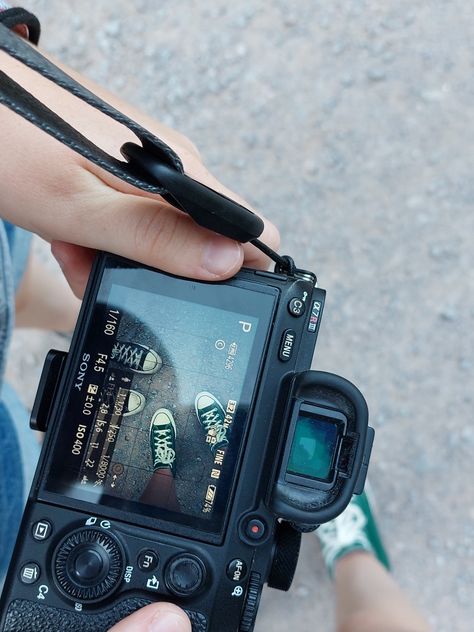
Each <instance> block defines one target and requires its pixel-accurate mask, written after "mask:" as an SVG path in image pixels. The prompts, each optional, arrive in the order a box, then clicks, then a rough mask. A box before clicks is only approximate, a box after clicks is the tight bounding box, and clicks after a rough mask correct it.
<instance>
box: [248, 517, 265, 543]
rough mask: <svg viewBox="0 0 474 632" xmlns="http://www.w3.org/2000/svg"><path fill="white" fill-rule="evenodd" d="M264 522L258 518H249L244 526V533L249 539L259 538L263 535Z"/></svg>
mask: <svg viewBox="0 0 474 632" xmlns="http://www.w3.org/2000/svg"><path fill="white" fill-rule="evenodd" d="M265 531H266V529H265V524H264V523H263V522H262V521H261V520H259V519H258V518H251V519H250V520H249V521H248V522H247V526H246V527H245V535H246V536H247V537H248V538H250V540H261V539H262V538H263V537H264V535H265Z"/></svg>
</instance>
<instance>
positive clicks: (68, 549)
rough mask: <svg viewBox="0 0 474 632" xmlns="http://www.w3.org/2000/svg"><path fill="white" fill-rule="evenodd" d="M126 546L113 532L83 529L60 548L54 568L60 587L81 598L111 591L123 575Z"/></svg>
mask: <svg viewBox="0 0 474 632" xmlns="http://www.w3.org/2000/svg"><path fill="white" fill-rule="evenodd" d="M123 559H124V556H123V550H122V547H121V545H120V544H119V542H118V541H117V540H116V538H114V537H113V536H112V535H111V534H110V533H104V531H101V530H99V529H79V530H78V531H74V532H73V533H71V534H69V535H68V536H66V537H65V538H64V539H63V540H62V542H61V543H60V544H59V546H58V548H57V549H56V553H55V556H54V560H53V570H54V573H55V575H56V580H57V582H58V584H59V587H60V588H61V589H62V590H63V592H64V593H66V595H68V596H69V597H72V598H73V599H76V600H78V601H88V602H92V601H97V600H99V599H102V598H103V597H105V596H107V595H110V594H111V593H112V592H113V591H114V590H115V589H116V588H117V586H118V584H119V582H120V580H121V579H122V576H123V566H124V565H123Z"/></svg>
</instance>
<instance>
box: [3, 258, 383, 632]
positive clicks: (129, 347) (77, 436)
mask: <svg viewBox="0 0 474 632" xmlns="http://www.w3.org/2000/svg"><path fill="white" fill-rule="evenodd" d="M315 280H316V279H315V276H314V275H313V274H312V273H310V272H305V271H301V270H293V271H292V272H289V273H272V272H263V271H256V270H247V269H243V270H241V271H240V272H239V273H238V274H237V275H236V276H235V277H234V278H232V279H230V280H228V281H225V282H219V283H207V282H200V281H194V280H188V279H183V278H177V277H174V276H172V275H169V274H165V273H163V272H160V271H157V270H153V269H150V268H146V267H144V266H141V265H139V264H136V263H133V262H131V261H127V260H125V259H121V258H119V257H116V256H112V255H108V254H102V255H99V256H98V259H97V261H96V263H95V266H94V270H93V273H92V275H91V278H90V281H89V286H88V289H87V292H86V296H85V299H84V302H83V307H82V311H81V315H80V318H79V321H78V325H77V327H76V331H75V333H74V337H73V340H72V344H71V349H70V352H69V354H67V355H66V354H65V353H62V352H57V351H52V352H50V353H49V355H48V358H47V361H46V364H45V369H44V371H43V375H42V378H41V383H40V388H39V392H38V395H37V398H36V402H35V405H34V409H33V413H32V426H33V427H34V428H36V429H39V430H43V431H46V435H45V440H44V446H43V450H42V454H41V459H40V462H39V465H38V468H37V473H36V477H35V479H34V482H33V485H32V489H31V492H30V496H29V499H28V503H27V506H26V509H25V513H24V517H23V522H22V525H21V529H20V532H19V536H18V540H17V544H16V548H15V552H14V555H13V559H12V562H11V565H10V569H9V572H8V576H7V579H6V583H5V588H4V592H3V597H2V601H1V610H0V629H1V630H2V631H3V632H46V631H47V632H61V631H66V630H72V631H78V630H81V631H82V630H85V631H91V632H92V631H93V632H106V631H107V630H108V629H109V628H110V627H111V626H112V625H113V624H114V623H116V622H117V621H119V620H120V619H122V618H123V617H125V616H127V615H128V614H130V613H131V612H133V611H134V610H136V609H137V608H139V607H141V606H144V605H146V604H148V603H151V602H153V601H159V600H163V601H172V602H174V603H176V604H178V605H179V606H181V607H182V608H184V609H185V610H186V612H187V613H188V615H189V617H190V619H191V622H192V626H193V631H194V632H236V631H239V632H250V631H251V630H252V629H253V627H254V624H255V618H256V615H257V610H258V604H259V599H260V594H261V591H262V587H263V585H264V584H265V583H268V584H269V585H270V586H272V587H274V588H280V589H283V590H287V589H288V588H289V586H290V584H291V580H292V577H293V574H294V571H295V568H296V564H297V559H298V552H299V545H300V539H301V532H303V531H307V530H311V529H314V528H316V526H317V525H318V524H320V523H322V522H325V521H328V520H330V519H332V518H334V517H336V516H337V515H338V514H339V513H340V512H341V511H343V509H344V508H345V507H346V505H347V503H348V502H349V500H350V498H351V496H352V494H353V493H360V492H361V491H362V489H363V486H364V481H365V476H366V472H367V466H368V461H369V455H370V451H371V447H372V441H373V434H374V433H373V430H372V429H371V428H369V427H368V412H367V406H366V404H365V401H364V398H363V397H362V395H361V394H360V392H359V391H358V390H357V389H356V388H355V387H354V386H353V385H352V384H350V383H349V382H347V381H346V380H344V379H342V378H340V377H337V376H335V375H332V374H328V373H323V372H318V371H311V370H309V369H310V366H311V360H312V356H313V352H314V347H315V344H316V339H317V335H318V331H319V327H320V324H321V317H322V313H323V308H324V300H325V291H324V290H322V289H318V288H317V287H316V283H315Z"/></svg>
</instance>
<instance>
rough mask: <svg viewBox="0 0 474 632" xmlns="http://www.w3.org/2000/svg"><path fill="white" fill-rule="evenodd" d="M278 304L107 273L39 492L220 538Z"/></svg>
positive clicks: (237, 291)
mask: <svg viewBox="0 0 474 632" xmlns="http://www.w3.org/2000/svg"><path fill="white" fill-rule="evenodd" d="M275 302H276V290H274V289H273V288H272V289H269V290H268V292H267V291H262V292H260V291H252V290H250V289H247V288H245V287H238V286H236V285H224V284H210V283H199V282H194V281H189V280H184V279H176V278H173V277H170V276H168V275H165V274H162V273H158V272H155V271H152V270H148V269H143V268H136V267H130V268H128V267H123V268H120V269H117V268H110V269H109V268H106V269H105V271H104V274H103V278H102V282H101V286H100V289H99V292H98V297H97V302H96V304H95V306H94V309H93V311H92V314H91V315H90V319H89V323H88V326H87V329H86V332H85V335H84V339H83V344H82V345H81V350H80V352H79V354H78V359H77V362H76V366H75V367H74V373H73V377H72V383H71V386H70V390H69V393H68V396H67V402H66V406H65V409H63V410H64V413H63V416H62V419H61V420H60V421H59V423H60V432H59V435H58V437H59V439H58V440H57V442H56V446H55V451H54V455H53V460H52V465H51V468H50V471H49V475H48V478H47V483H46V490H47V491H51V492H55V493H61V494H63V495H65V496H68V497H70V498H76V499H80V500H85V501H89V502H91V501H92V502H94V503H98V504H102V505H107V506H111V507H115V508H117V509H119V510H125V511H128V512H135V513H140V514H143V515H146V516H149V517H152V518H158V519H161V520H167V521H171V522H175V523H176V522H177V523H180V524H183V525H191V526H193V527H195V528H199V529H201V530H204V531H208V532H219V531H221V530H222V527H223V521H224V519H225V515H226V508H227V506H228V501H229V498H230V493H231V488H232V483H233V480H234V478H235V473H236V472H235V470H236V463H237V461H238V457H239V452H240V448H241V443H242V437H243V435H244V432H245V428H246V422H247V420H248V417H249V412H250V409H251V406H252V401H253V397H254V391H255V388H256V384H257V382H258V376H259V371H260V365H261V362H262V357H263V355H264V351H265V346H266V339H267V333H268V331H269V329H270V323H271V320H272V315H273V310H274V306H275Z"/></svg>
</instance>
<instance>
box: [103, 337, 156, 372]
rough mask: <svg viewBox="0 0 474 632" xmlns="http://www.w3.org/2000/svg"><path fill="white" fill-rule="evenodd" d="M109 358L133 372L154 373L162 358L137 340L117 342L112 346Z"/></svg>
mask: <svg viewBox="0 0 474 632" xmlns="http://www.w3.org/2000/svg"><path fill="white" fill-rule="evenodd" d="M110 359H111V360H113V361H114V362H116V363H117V364H121V365H122V366H124V367H126V368H128V369H130V370H132V371H134V372H135V373H144V374H147V375H149V374H150V373H156V372H157V371H158V370H159V369H160V368H161V366H162V364H163V360H162V359H161V358H160V356H159V355H158V354H157V352H156V351H153V349H150V347H147V346H146V345H141V344H139V343H138V342H122V341H120V340H117V342H116V343H115V344H114V346H113V347H112V354H111V356H110Z"/></svg>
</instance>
